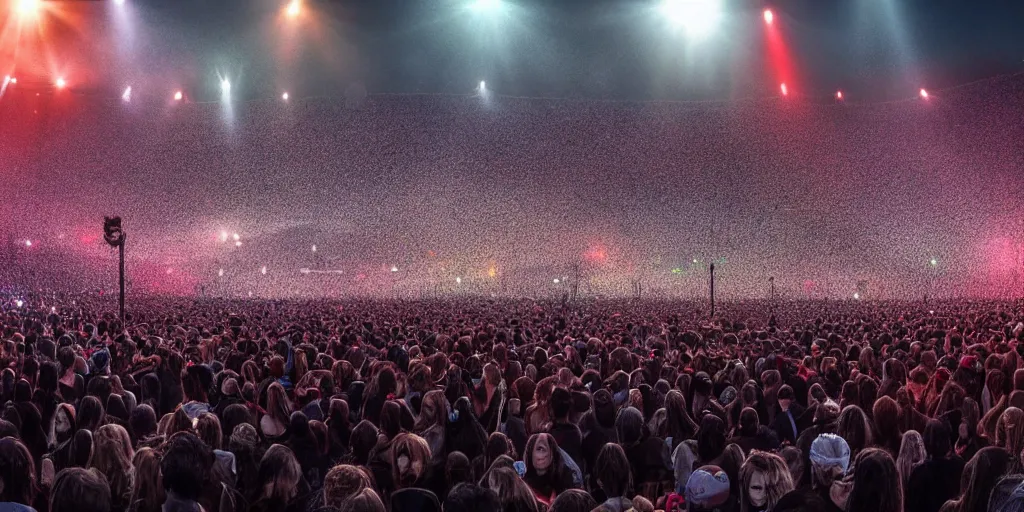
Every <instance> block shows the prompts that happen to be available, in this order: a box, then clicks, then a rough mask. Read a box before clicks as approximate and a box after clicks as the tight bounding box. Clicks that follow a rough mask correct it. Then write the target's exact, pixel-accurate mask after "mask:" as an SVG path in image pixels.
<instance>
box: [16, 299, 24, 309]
mask: <svg viewBox="0 0 1024 512" xmlns="http://www.w3.org/2000/svg"><path fill="white" fill-rule="evenodd" d="M14 305H15V306H18V307H19V308H20V307H22V306H24V305H25V302H24V301H22V300H21V299H18V300H16V301H14Z"/></svg>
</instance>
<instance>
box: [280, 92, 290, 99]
mask: <svg viewBox="0 0 1024 512" xmlns="http://www.w3.org/2000/svg"><path fill="white" fill-rule="evenodd" d="M281 99H282V100H285V101H288V93H287V92H286V93H284V94H282V95H281Z"/></svg>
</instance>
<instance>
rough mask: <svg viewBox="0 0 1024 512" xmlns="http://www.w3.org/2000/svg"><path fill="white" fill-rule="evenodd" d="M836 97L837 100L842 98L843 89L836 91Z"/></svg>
mask: <svg viewBox="0 0 1024 512" xmlns="http://www.w3.org/2000/svg"><path fill="white" fill-rule="evenodd" d="M836 99H837V100H841V99H843V91H836Z"/></svg>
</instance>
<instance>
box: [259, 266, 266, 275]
mask: <svg viewBox="0 0 1024 512" xmlns="http://www.w3.org/2000/svg"><path fill="white" fill-rule="evenodd" d="M260 274H263V275H267V267H266V266H264V267H263V268H261V269H260Z"/></svg>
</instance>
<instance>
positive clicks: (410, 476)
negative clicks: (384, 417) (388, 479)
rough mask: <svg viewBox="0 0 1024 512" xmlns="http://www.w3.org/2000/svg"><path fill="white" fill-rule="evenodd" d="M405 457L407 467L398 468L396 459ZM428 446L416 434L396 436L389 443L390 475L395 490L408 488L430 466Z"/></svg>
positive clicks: (424, 440) (425, 441)
mask: <svg viewBox="0 0 1024 512" xmlns="http://www.w3.org/2000/svg"><path fill="white" fill-rule="evenodd" d="M403 455H405V456H406V457H408V458H409V465H408V466H406V467H405V468H400V467H399V465H398V458H399V457H401V456H403ZM430 457H431V454H430V446H429V445H428V444H427V440H426V439H423V438H422V437H420V436H418V435H416V434H406V433H403V434H398V435H397V436H395V439H394V441H393V442H392V443H391V473H392V476H393V477H394V479H395V480H394V483H395V488H396V489H402V488H405V487H410V486H412V485H415V484H416V481H417V480H419V479H420V477H421V476H423V474H424V473H425V472H426V471H427V466H428V465H429V464H430Z"/></svg>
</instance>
